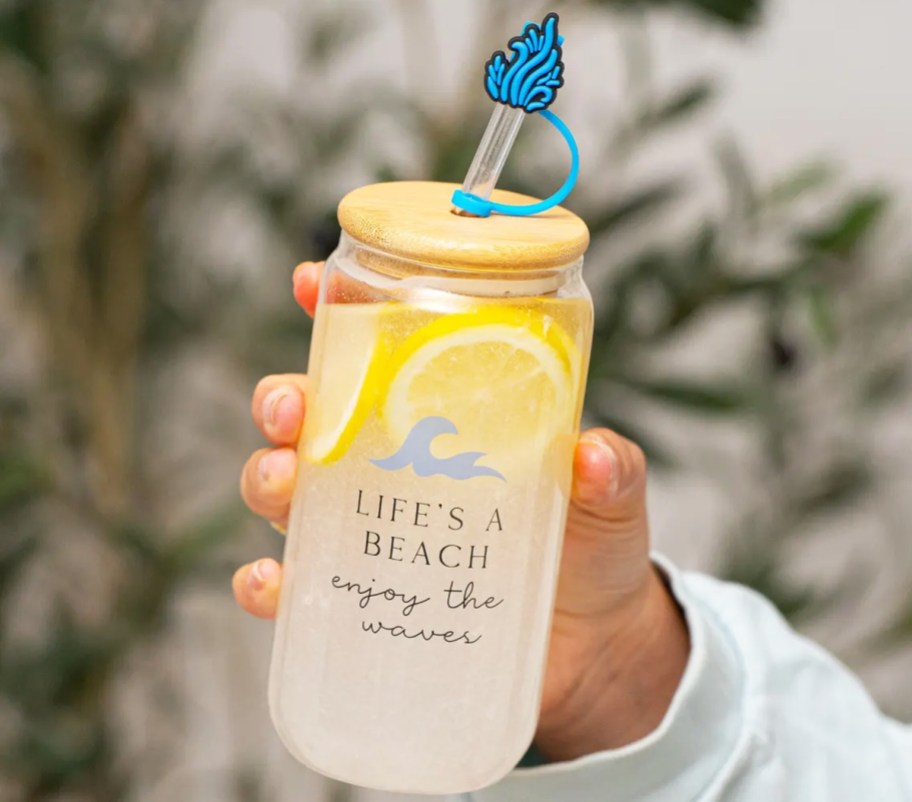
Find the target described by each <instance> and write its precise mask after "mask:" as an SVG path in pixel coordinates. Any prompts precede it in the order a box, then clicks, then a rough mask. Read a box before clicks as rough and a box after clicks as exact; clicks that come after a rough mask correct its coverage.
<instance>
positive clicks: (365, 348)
mask: <svg viewBox="0 0 912 802" xmlns="http://www.w3.org/2000/svg"><path fill="white" fill-rule="evenodd" d="M386 312H387V310H386V309H385V305H383V304H371V305H369V306H365V305H361V304H349V305H329V306H328V307H327V308H326V309H325V311H324V315H323V317H322V319H321V320H318V321H317V322H316V325H315V326H314V343H313V347H312V349H311V353H312V354H313V355H314V356H315V358H316V361H315V362H314V363H313V364H311V365H310V366H309V372H310V374H311V375H312V376H315V377H317V381H316V383H315V387H314V389H313V392H312V394H311V396H310V398H308V405H307V414H306V416H305V422H304V439H303V444H304V456H305V458H306V459H307V460H309V461H310V462H313V463H318V464H327V463H330V462H335V461H336V460H337V459H339V458H340V457H342V456H343V455H344V454H345V453H346V452H347V451H348V449H349V448H350V447H351V445H352V443H353V442H354V440H355V437H356V436H357V435H358V432H359V431H360V430H361V428H362V427H363V426H364V423H365V422H366V421H367V419H368V417H369V416H370V414H371V412H372V411H373V409H374V406H375V404H376V401H377V397H378V395H379V393H380V391H381V389H382V387H383V386H384V384H385V382H384V365H385V364H386V361H387V358H388V357H389V351H390V349H389V346H388V344H387V341H386V338H385V337H384V334H383V326H382V321H383V320H384V317H385V315H386ZM330 355H333V356H334V357H335V359H333V360H330Z"/></svg>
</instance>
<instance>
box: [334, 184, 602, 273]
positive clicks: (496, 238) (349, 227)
mask: <svg viewBox="0 0 912 802" xmlns="http://www.w3.org/2000/svg"><path fill="white" fill-rule="evenodd" d="M455 189H458V186H457V185H456V184H444V183H438V182H433V181H396V182H391V183H385V184H370V185H368V186H366V187H360V188H359V189H356V190H354V191H352V192H349V193H348V194H347V195H346V196H345V197H344V198H342V201H341V202H340V203H339V224H340V225H341V226H342V229H343V230H344V231H345V232H346V233H347V234H349V235H351V236H352V237H354V238H355V239H357V240H359V241H360V242H362V243H364V244H365V245H368V246H370V247H372V248H377V249H378V250H380V251H383V252H385V253H387V254H390V255H393V256H398V257H401V258H404V259H409V260H413V261H416V262H423V263H425V264H432V265H437V266H440V267H448V268H460V267H462V268H467V269H477V268H493V269H497V270H503V269H542V268H551V267H559V266H561V265H566V264H570V263H572V262H575V261H576V260H577V259H579V258H580V257H581V256H582V255H583V253H584V252H585V250H586V246H587V245H588V244H589V229H587V228H586V224H585V223H584V222H583V221H582V220H581V219H580V218H579V217H577V216H576V215H575V214H573V213H572V212H568V211H567V210H566V209H562V208H561V207H560V206H557V207H555V208H553V209H550V210H548V211H547V212H544V213H543V214H537V215H534V216H532V217H509V216H507V215H498V214H492V215H491V216H490V217H485V218H481V217H463V216H461V215H457V214H454V213H452V212H451V211H450V208H451V205H450V196H451V195H452V194H453V190H455ZM492 198H493V200H495V201H497V202H499V203H514V204H517V203H519V204H522V203H533V202H535V201H536V200H537V198H530V197H528V196H527V195H520V194H519V193H516V192H507V191H505V190H500V189H496V190H494V194H493V196H492Z"/></svg>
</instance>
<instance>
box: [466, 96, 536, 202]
mask: <svg viewBox="0 0 912 802" xmlns="http://www.w3.org/2000/svg"><path fill="white" fill-rule="evenodd" d="M525 116H526V112H525V111H524V110H523V109H519V108H513V107H512V106H507V105H506V104H504V103H495V104H494V113H493V114H492V115H491V119H490V120H489V121H488V127H487V128H486V129H485V132H484V136H483V137H482V138H481V142H480V144H479V145H478V150H476V151H475V158H474V159H472V164H471V166H470V167H469V171H468V172H467V173H466V177H465V180H464V181H463V182H462V191H463V192H467V193H471V194H472V195H477V196H478V197H479V198H483V199H484V200H488V199H489V198H490V197H491V193H492V192H493V191H494V187H495V186H496V185H497V179H498V178H500V173H501V171H502V170H503V168H504V164H506V161H507V156H509V155H510V149H511V148H512V147H513V143H514V142H515V141H516V135H517V134H518V133H519V127H520V126H521V125H522V123H523V119H524V118H525ZM452 211H453V212H455V213H456V214H461V215H467V216H469V213H468V212H466V211H464V210H463V209H458V208H456V207H455V206H454V207H453V209H452Z"/></svg>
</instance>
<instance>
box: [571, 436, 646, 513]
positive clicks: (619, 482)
mask: <svg viewBox="0 0 912 802" xmlns="http://www.w3.org/2000/svg"><path fill="white" fill-rule="evenodd" d="M645 489H646V457H645V456H644V455H643V450H642V449H641V448H640V447H639V446H638V445H637V444H636V443H633V442H631V441H630V440H627V439H626V438H624V437H621V435H619V434H617V432H613V431H611V430H610V429H590V430H589V431H587V432H583V434H582V436H581V437H580V439H579V443H577V446H576V453H575V454H574V459H573V497H574V501H575V502H576V503H577V504H579V505H581V506H583V507H585V508H587V509H589V510H591V511H592V512H593V514H595V515H602V516H608V517H610V518H612V519H616V518H617V516H618V513H619V511H620V510H619V506H624V503H625V502H632V503H633V504H634V505H636V504H637V503H638V502H639V501H640V496H641V495H642V494H643V493H644V492H645ZM627 506H629V505H627Z"/></svg>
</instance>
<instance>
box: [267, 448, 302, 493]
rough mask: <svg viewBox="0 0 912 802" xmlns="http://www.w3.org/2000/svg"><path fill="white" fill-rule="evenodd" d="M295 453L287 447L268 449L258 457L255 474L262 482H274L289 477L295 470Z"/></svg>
mask: <svg viewBox="0 0 912 802" xmlns="http://www.w3.org/2000/svg"><path fill="white" fill-rule="evenodd" d="M295 460H296V457H295V453H294V451H291V450H290V449H287V448H280V449H278V450H277V451H270V452H269V453H267V454H264V455H263V456H262V457H261V458H260V462H259V464H258V465H257V474H259V477H260V481H262V482H263V483H264V484H275V483H277V482H279V483H280V482H281V481H283V480H285V481H287V480H289V479H291V477H292V476H293V475H294V471H295Z"/></svg>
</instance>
